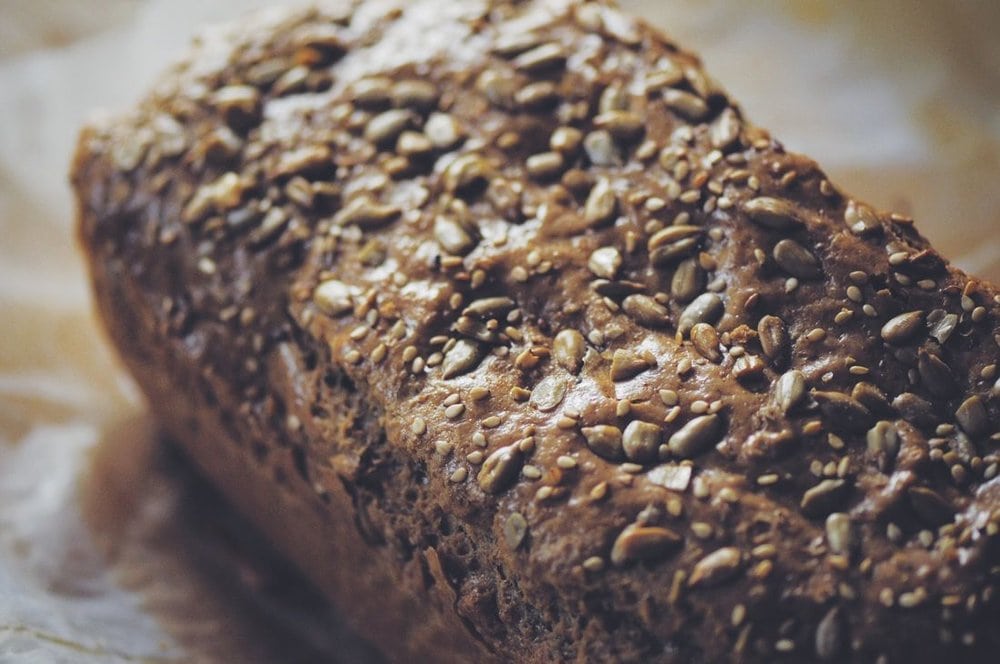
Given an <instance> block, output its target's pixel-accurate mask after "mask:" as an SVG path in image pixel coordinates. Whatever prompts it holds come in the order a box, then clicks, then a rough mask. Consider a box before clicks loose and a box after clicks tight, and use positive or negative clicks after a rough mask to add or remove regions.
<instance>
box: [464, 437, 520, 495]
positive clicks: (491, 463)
mask: <svg viewBox="0 0 1000 664" xmlns="http://www.w3.org/2000/svg"><path fill="white" fill-rule="evenodd" d="M523 461H524V452H522V451H521V448H520V446H519V445H518V444H517V443H515V444H513V445H508V446H507V447H501V448H499V449H498V450H496V451H494V452H493V453H492V454H490V455H489V456H488V457H486V461H484V462H483V467H482V468H480V470H479V474H478V475H477V476H476V480H477V481H478V482H479V486H480V487H481V488H482V490H483V491H485V492H486V493H493V494H496V493H500V492H501V491H504V490H505V489H506V488H507V487H508V486H510V484H511V483H512V482H513V481H514V480H515V479H516V478H517V475H518V473H519V472H520V471H521V465H522V463H523Z"/></svg>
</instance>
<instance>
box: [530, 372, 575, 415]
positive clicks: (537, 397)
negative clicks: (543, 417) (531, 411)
mask: <svg viewBox="0 0 1000 664" xmlns="http://www.w3.org/2000/svg"><path fill="white" fill-rule="evenodd" d="M566 388H567V386H566V381H565V380H564V379H563V378H562V377H561V376H557V375H553V376H546V377H545V378H543V379H542V380H540V381H539V382H538V384H537V385H535V387H534V389H532V390H531V398H530V399H529V401H530V402H531V405H532V406H534V407H535V408H536V409H537V410H540V411H541V412H543V413H547V412H549V411H551V410H555V408H556V406H558V405H559V404H560V403H561V402H562V400H563V397H565V396H566Z"/></svg>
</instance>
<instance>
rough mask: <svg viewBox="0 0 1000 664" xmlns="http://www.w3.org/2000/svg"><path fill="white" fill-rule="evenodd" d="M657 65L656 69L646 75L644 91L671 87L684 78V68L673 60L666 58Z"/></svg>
mask: <svg viewBox="0 0 1000 664" xmlns="http://www.w3.org/2000/svg"><path fill="white" fill-rule="evenodd" d="M657 66H658V67H659V68H658V69H656V70H655V71H652V72H650V73H649V74H647V75H646V81H645V88H646V92H656V91H657V90H662V89H663V88H672V87H674V86H676V85H677V84H678V83H680V82H681V81H683V80H684V70H683V69H681V68H680V67H679V66H678V65H677V63H675V62H674V61H673V60H666V61H664V62H662V63H659V64H658V65H657Z"/></svg>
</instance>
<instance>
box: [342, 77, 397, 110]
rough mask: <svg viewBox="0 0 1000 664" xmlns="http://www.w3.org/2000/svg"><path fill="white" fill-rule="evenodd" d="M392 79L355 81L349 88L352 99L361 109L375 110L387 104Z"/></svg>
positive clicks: (378, 78) (380, 78)
mask: <svg viewBox="0 0 1000 664" xmlns="http://www.w3.org/2000/svg"><path fill="white" fill-rule="evenodd" d="M391 91H392V79H390V78H387V77H384V76H375V77H372V78H365V79H361V80H360V81H357V82H356V83H354V84H353V85H352V86H351V92H352V95H353V97H352V99H351V101H353V102H354V104H355V105H357V106H360V107H361V108H377V107H379V106H385V105H386V104H388V103H389V95H390V93H391Z"/></svg>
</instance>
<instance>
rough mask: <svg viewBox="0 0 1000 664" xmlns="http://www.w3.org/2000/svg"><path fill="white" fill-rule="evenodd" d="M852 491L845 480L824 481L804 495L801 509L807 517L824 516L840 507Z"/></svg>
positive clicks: (800, 504) (800, 505)
mask: <svg viewBox="0 0 1000 664" xmlns="http://www.w3.org/2000/svg"><path fill="white" fill-rule="evenodd" d="M850 490H851V487H850V485H849V484H847V482H845V481H844V480H823V481H822V482H820V483H819V484H817V485H816V486H814V487H812V488H811V489H809V490H807V491H806V492H805V493H804V494H802V501H801V502H800V503H799V507H800V508H802V511H803V512H804V513H805V514H806V515H807V516H811V517H818V516H824V515H826V514H829V513H830V512H832V511H833V510H834V509H835V508H836V507H838V506H839V505H840V504H841V503H842V502H843V501H844V499H845V498H847V494H848V493H849V492H850Z"/></svg>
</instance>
